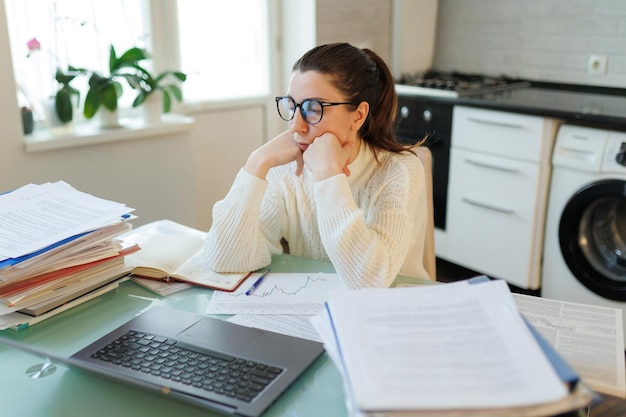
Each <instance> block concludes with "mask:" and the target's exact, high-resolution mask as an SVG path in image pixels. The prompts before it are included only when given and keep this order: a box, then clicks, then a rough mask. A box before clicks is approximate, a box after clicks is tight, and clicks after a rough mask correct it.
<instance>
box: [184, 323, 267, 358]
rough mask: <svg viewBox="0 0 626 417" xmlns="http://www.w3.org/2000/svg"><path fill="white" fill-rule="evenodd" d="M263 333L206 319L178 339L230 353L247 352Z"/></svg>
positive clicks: (188, 329) (185, 331)
mask: <svg viewBox="0 0 626 417" xmlns="http://www.w3.org/2000/svg"><path fill="white" fill-rule="evenodd" d="M263 333H264V332H263V331H261V330H257V329H253V328H249V327H242V326H238V325H236V324H233V323H229V322H226V321H223V320H219V319H213V318H205V319H202V320H200V321H198V322H197V323H196V324H194V325H192V326H191V327H189V328H187V329H186V330H184V331H182V332H181V333H180V334H179V335H178V337H179V339H180V340H185V341H188V342H190V343H193V344H195V345H198V346H201V347H204V348H209V349H211V348H213V349H216V350H227V351H229V352H240V353H243V352H247V351H248V350H249V347H251V346H254V343H255V339H257V338H258V337H259V336H262V335H263Z"/></svg>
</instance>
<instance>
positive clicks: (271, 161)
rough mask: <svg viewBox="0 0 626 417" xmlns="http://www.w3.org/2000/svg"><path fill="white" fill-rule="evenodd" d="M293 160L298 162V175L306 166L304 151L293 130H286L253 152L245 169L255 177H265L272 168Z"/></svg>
mask: <svg viewBox="0 0 626 417" xmlns="http://www.w3.org/2000/svg"><path fill="white" fill-rule="evenodd" d="M292 161H296V162H297V168H296V175H300V174H301V173H302V168H303V167H304V162H303V160H302V151H301V150H300V148H298V146H297V144H296V141H295V140H294V136H293V131H291V130H286V131H284V132H283V133H281V134H280V135H278V136H276V137H275V138H274V139H272V140H270V141H269V142H266V143H265V144H264V145H263V146H261V147H260V148H257V149H256V150H255V151H254V152H252V154H250V156H249V157H248V161H247V162H246V165H245V166H244V169H245V170H246V171H247V172H248V173H249V174H252V175H254V176H255V177H258V178H261V179H265V177H266V176H267V172H268V171H269V170H270V168H273V167H276V166H280V165H285V164H288V163H290V162H292Z"/></svg>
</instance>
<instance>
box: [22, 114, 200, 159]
mask: <svg viewBox="0 0 626 417" xmlns="http://www.w3.org/2000/svg"><path fill="white" fill-rule="evenodd" d="M193 123H194V120H193V118H191V117H186V116H181V115H176V114H164V115H163V116H162V117H161V122H160V123H154V124H146V123H145V122H144V120H143V119H142V118H140V117H135V118H120V127H116V128H107V129H103V128H101V127H100V126H99V124H98V122H97V121H92V122H88V123H81V124H77V125H76V126H74V128H73V131H70V132H68V133H59V134H56V133H52V132H51V131H50V130H49V129H41V130H35V131H34V132H33V133H31V134H30V135H28V136H24V145H25V147H26V152H40V151H49V150H54V149H63V148H75V147H78V146H88V145H95V144H99V143H111V142H117V141H125V140H133V139H140V138H145V137H154V136H162V135H169V134H173V133H181V132H185V131H188V130H190V129H191V127H192V126H193Z"/></svg>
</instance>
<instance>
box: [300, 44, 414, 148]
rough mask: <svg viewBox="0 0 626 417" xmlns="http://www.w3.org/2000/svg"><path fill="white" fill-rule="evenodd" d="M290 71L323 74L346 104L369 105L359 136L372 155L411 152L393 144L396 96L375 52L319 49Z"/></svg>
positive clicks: (330, 46) (332, 47)
mask: <svg viewBox="0 0 626 417" xmlns="http://www.w3.org/2000/svg"><path fill="white" fill-rule="evenodd" d="M293 71H299V72H306V71H316V72H319V73H320V74H324V75H326V76H328V77H329V79H330V82H331V84H332V85H333V86H334V87H335V88H336V89H338V90H339V91H341V93H342V94H343V95H344V96H345V98H346V100H347V101H351V102H354V103H361V102H363V101H365V102H367V103H368V104H369V114H368V116H367V119H366V120H365V123H363V126H361V128H360V129H359V135H360V136H361V138H362V139H363V140H364V141H365V142H366V143H367V144H368V145H369V146H370V147H371V148H372V149H373V150H374V154H376V149H377V148H378V149H384V150H388V151H391V152H396V153H400V152H404V151H407V150H409V149H410V148H411V146H405V145H402V144H400V143H398V141H397V140H396V137H395V134H394V122H395V118H396V111H397V109H398V95H397V94H396V89H395V85H394V79H393V76H392V75H391V71H390V70H389V68H388V67H387V64H385V62H384V61H383V60H382V58H380V56H378V55H377V54H376V53H375V52H373V51H371V50H369V49H360V48H357V47H355V46H352V45H350V44H349V43H333V44H328V45H320V46H316V47H315V48H313V49H311V50H310V51H308V52H307V53H305V54H304V55H303V56H302V57H301V58H300V59H299V60H297V61H296V63H295V64H294V65H293ZM377 159H378V158H377Z"/></svg>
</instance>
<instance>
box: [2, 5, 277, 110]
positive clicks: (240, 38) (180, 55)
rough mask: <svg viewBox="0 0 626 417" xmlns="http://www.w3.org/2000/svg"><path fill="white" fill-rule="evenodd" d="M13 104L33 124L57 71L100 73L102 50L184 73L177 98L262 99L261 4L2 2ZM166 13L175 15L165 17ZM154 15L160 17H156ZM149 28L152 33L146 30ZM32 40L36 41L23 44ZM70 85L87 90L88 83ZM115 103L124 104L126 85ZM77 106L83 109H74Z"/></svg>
mask: <svg viewBox="0 0 626 417" xmlns="http://www.w3.org/2000/svg"><path fill="white" fill-rule="evenodd" d="M5 5H6V11H7V21H8V28H9V35H10V41H11V50H12V58H13V66H14V71H15V77H16V82H17V84H18V86H19V90H21V91H19V92H18V96H19V98H20V105H22V104H26V103H25V102H27V103H28V104H30V105H31V106H32V107H33V108H34V110H35V115H36V118H37V119H38V120H43V119H45V118H46V116H45V104H44V103H46V102H47V101H49V99H48V98H49V97H50V96H51V95H52V94H53V93H54V91H55V90H56V82H55V81H54V74H55V71H56V68H57V66H60V67H61V68H63V69H66V68H67V66H68V65H72V66H75V67H82V68H87V69H91V70H99V71H104V72H105V73H106V68H107V64H108V50H109V45H113V46H114V47H115V49H116V52H117V53H118V55H119V54H121V53H122V52H123V51H125V50H126V49H128V48H129V47H131V46H138V47H142V48H146V49H147V50H148V51H149V52H150V53H152V55H153V60H151V61H150V62H148V64H147V66H148V67H150V66H154V67H158V68H157V69H158V70H166V69H167V70H170V69H180V70H181V71H183V72H185V73H187V74H188V80H187V82H185V83H184V84H183V86H182V88H183V95H184V97H185V99H187V100H193V101H213V100H215V101H221V100H231V99H238V98H247V97H257V96H266V95H268V94H269V90H270V87H269V75H268V74H269V70H268V66H269V47H268V45H269V36H268V28H269V24H268V0H228V1H223V0H222V1H217V0H161V1H149V0H117V1H114V0H5ZM172 10H173V11H175V12H174V13H172ZM154 16H161V18H160V19H161V20H159V19H158V18H155V17H154ZM151 28H152V29H151ZM33 39H36V42H38V43H39V45H40V48H37V47H36V44H31V49H32V50H31V51H30V53H29V47H28V45H29V42H31V41H32V40H33ZM72 86H74V87H76V88H78V89H79V90H81V92H82V94H81V99H84V94H85V92H86V90H87V79H86V77H82V79H79V78H77V79H76V81H75V82H73V83H72ZM126 91H129V92H130V93H127V92H125V93H124V94H123V95H122V97H121V98H120V100H119V106H120V107H122V108H124V107H130V106H131V104H132V101H133V100H134V97H135V95H134V94H133V93H132V91H131V90H130V88H128V87H126ZM81 107H82V106H81Z"/></svg>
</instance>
